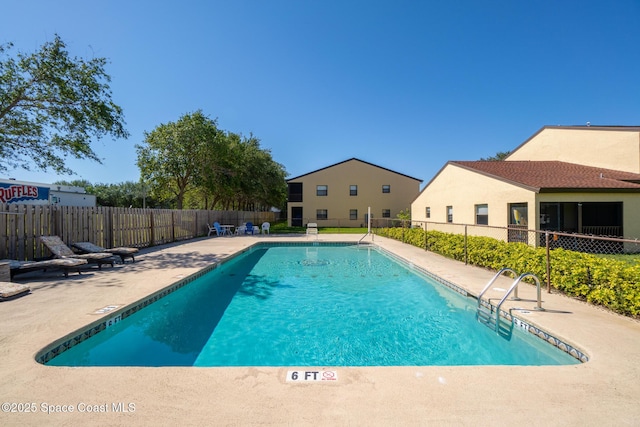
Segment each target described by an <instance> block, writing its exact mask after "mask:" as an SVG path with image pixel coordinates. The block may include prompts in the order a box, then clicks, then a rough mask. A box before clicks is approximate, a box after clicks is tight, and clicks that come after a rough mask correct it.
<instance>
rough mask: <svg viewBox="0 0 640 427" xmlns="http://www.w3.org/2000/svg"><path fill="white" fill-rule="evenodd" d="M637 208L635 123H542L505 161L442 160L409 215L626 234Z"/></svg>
mask: <svg viewBox="0 0 640 427" xmlns="http://www.w3.org/2000/svg"><path fill="white" fill-rule="evenodd" d="M639 215H640V127H596V126H583V127H560V126H548V127H544V128H542V129H541V130H540V131H538V132H537V133H536V134H535V135H533V136H532V137H531V138H530V139H528V140H527V141H525V142H524V143H523V144H522V145H520V146H519V147H517V148H516V149H515V150H514V151H513V152H512V153H511V154H510V155H509V156H508V157H507V158H506V160H505V161H451V162H448V163H447V164H446V165H445V166H444V167H443V168H442V169H441V170H440V171H439V172H438V173H437V175H436V176H435V177H434V178H433V179H432V180H431V181H430V182H429V183H428V184H427V185H426V186H425V188H424V189H423V190H422V192H421V193H420V195H419V196H418V197H417V198H416V199H415V200H414V201H413V203H412V205H411V218H412V220H415V221H432V222H439V223H459V224H478V225H489V226H497V227H505V226H510V227H514V228H523V229H535V230H554V231H560V232H575V233H585V234H597V235H607V236H623V237H626V238H640V222H639V221H637V218H638V216H639ZM478 230H480V229H479V228H478V229H477V230H475V231H474V232H475V233H482V231H478ZM486 234H488V235H490V234H491V232H490V231H489V230H487V231H486ZM512 235H513V236H515V237H516V238H517V234H515V233H510V238H511V236H512ZM528 243H531V244H535V242H528Z"/></svg>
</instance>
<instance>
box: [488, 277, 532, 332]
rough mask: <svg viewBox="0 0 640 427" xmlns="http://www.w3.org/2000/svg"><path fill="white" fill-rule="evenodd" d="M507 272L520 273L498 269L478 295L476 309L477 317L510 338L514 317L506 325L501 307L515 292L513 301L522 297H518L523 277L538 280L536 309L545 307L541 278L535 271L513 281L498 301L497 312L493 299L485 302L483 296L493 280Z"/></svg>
mask: <svg viewBox="0 0 640 427" xmlns="http://www.w3.org/2000/svg"><path fill="white" fill-rule="evenodd" d="M506 272H509V273H512V274H513V275H514V277H515V276H518V273H516V272H515V271H514V270H513V269H511V268H503V269H502V270H500V271H498V272H497V273H496V275H495V276H493V278H492V279H491V280H489V283H487V285H486V286H485V287H484V289H483V290H482V292H480V295H478V308H477V310H476V319H478V321H479V322H480V323H484V324H485V325H487V326H489V327H491V328H493V329H494V330H495V331H496V333H498V334H499V335H502V336H504V337H506V338H510V337H511V332H512V331H513V317H511V322H509V324H508V325H505V323H504V322H503V321H501V319H502V318H501V316H500V307H502V304H503V303H504V302H505V301H506V300H507V298H508V297H509V295H511V293H513V297H512V298H511V300H512V301H519V300H520V298H518V284H519V283H520V282H521V281H522V279H524V278H526V277H533V279H534V280H535V282H536V290H537V299H538V304H537V306H536V307H535V310H541V311H542V310H544V308H542V298H541V290H540V279H538V276H536V275H535V274H533V273H524V274H521V275H520V276H518V277H517V278H516V279H515V280H514V281H513V283H512V284H511V286H510V287H509V289H508V290H507V292H506V293H505V294H504V296H503V297H502V299H501V300H500V302H498V304H497V305H496V306H495V313H494V311H493V310H494V307H493V305H491V300H489V299H488V300H487V301H486V302H484V304H483V300H482V296H483V295H484V294H485V292H487V290H489V288H490V287H491V285H493V282H495V281H496V280H497V279H498V277H500V276H501V275H502V274H504V273H506Z"/></svg>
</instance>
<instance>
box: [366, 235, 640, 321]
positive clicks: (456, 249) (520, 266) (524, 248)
mask: <svg viewBox="0 0 640 427" xmlns="http://www.w3.org/2000/svg"><path fill="white" fill-rule="evenodd" d="M378 234H379V235H382V236H385V237H389V238H391V239H395V240H400V241H402V242H404V243H407V244H410V245H413V246H417V247H420V248H424V249H426V250H429V251H432V252H435V253H438V254H440V255H443V256H445V257H447V258H452V259H454V260H456V261H465V238H464V236H463V235H460V234H452V233H444V232H440V231H428V232H426V236H425V231H424V230H423V229H421V228H399V227H398V228H383V229H379V230H378ZM466 240H467V242H466V260H467V262H468V263H469V264H471V265H475V266H478V267H484V268H488V269H491V270H494V271H498V270H500V269H501V268H504V267H510V268H512V269H513V270H515V271H517V272H519V273H533V274H535V275H536V276H538V278H539V279H540V281H541V282H542V283H546V281H547V271H546V270H547V268H546V266H547V260H546V258H547V254H546V249H545V248H534V247H531V246H529V245H527V244H524V243H508V242H504V241H502V240H498V239H493V238H490V237H483V236H467V239H466ZM550 265H551V280H550V281H551V286H552V287H554V288H555V289H557V290H559V291H561V292H563V293H565V294H566V295H570V296H572V297H576V298H579V299H582V300H586V301H588V302H590V303H592V304H596V305H601V306H603V307H607V308H609V309H611V310H613V311H615V312H618V313H620V314H624V315H627V316H632V317H638V315H640V265H638V264H629V263H627V262H624V261H620V260H615V259H609V258H602V257H599V256H597V255H592V254H587V253H582V252H574V251H568V250H565V249H554V250H552V251H550Z"/></svg>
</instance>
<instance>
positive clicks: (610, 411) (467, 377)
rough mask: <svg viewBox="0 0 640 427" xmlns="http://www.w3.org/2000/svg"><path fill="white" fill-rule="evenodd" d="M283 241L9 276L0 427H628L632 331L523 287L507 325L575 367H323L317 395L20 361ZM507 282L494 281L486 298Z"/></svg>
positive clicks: (462, 275)
mask: <svg viewBox="0 0 640 427" xmlns="http://www.w3.org/2000/svg"><path fill="white" fill-rule="evenodd" d="M360 237H361V236H358V235H347V234H345V235H324V234H321V235H320V236H319V240H320V241H355V240H358V239H359V238H360ZM290 240H296V241H306V240H307V238H306V237H304V236H274V235H271V236H266V237H262V236H258V237H253V236H240V237H232V238H227V237H219V238H218V237H216V238H205V239H198V240H193V241H189V242H187V243H183V244H174V245H169V246H163V247H158V248H149V249H145V250H142V251H141V253H140V255H139V256H137V257H136V263H135V264H131V263H128V264H126V265H121V264H119V265H116V267H114V268H113V269H112V268H110V267H103V269H102V270H101V271H98V270H96V269H92V270H88V271H87V272H85V273H83V274H82V275H77V274H72V275H70V276H69V278H67V279H64V278H63V277H62V275H61V274H58V273H56V274H53V273H46V274H29V275H25V276H18V277H17V278H16V279H17V280H16V281H18V282H21V283H28V284H29V285H30V286H31V287H32V290H33V291H32V294H30V295H27V296H25V297H22V298H19V299H15V300H12V301H7V302H2V303H0V342H1V344H2V345H1V346H0V360H1V361H2V364H1V366H0V402H6V403H9V404H11V403H13V404H15V405H13V406H11V405H9V406H7V405H6V404H5V405H3V407H2V409H3V411H2V412H0V424H1V425H21V426H24V425H91V424H92V425H172V426H173V425H242V426H245V425H291V426H300V425H327V426H335V425H350V426H365V425H366V426H371V425H376V426H377V425H382V426H386V425H389V426H396V425H402V426H422V425H469V426H477V425H486V426H500V425H505V426H506V425H515V424H523V425H544V426H555V425H557V426H560V425H562V426H567V425H576V426H578V425H580V426H602V425H630V426H633V425H639V426H640V381H639V380H640V322H638V321H635V320H632V319H629V318H625V317H622V316H618V315H615V314H612V313H609V312H607V311H605V310H602V309H598V308H596V307H592V306H590V305H588V304H586V303H582V302H579V301H575V300H572V299H570V298H567V297H564V296H561V295H556V294H547V293H546V292H544V293H543V300H544V301H543V307H544V308H545V309H546V311H543V312H538V311H533V310H532V309H533V308H534V306H535V287H534V286H530V285H525V286H521V288H520V293H519V294H520V297H521V298H522V301H519V302H510V301H509V304H511V305H512V306H517V307H518V308H522V309H524V310H520V311H518V314H517V315H518V316H519V317H520V318H522V319H523V320H525V321H527V322H530V323H531V324H535V325H537V326H539V327H541V328H543V329H545V330H547V331H549V332H551V333H553V334H554V335H555V336H557V337H558V338H561V339H562V340H564V341H565V342H567V343H570V344H571V345H573V346H575V347H576V348H578V349H580V350H582V351H584V352H585V353H586V354H587V355H588V356H589V361H588V362H587V363H584V364H580V365H571V366H541V367H520V366H462V367H440V366H419V367H362V368H348V367H346V368H345V367H328V368H330V369H331V370H334V371H337V373H338V378H339V379H338V381H336V382H332V383H330V384H326V383H292V382H287V381H286V376H287V371H289V370H290V369H292V368H289V367H286V368H277V367H276V368H264V367H258V368H252V367H246V368H182V367H178V368H138V367H131V368H68V367H49V366H43V365H40V364H38V363H36V362H35V360H34V357H35V355H36V353H37V352H38V351H39V350H41V349H42V348H44V347H45V346H47V345H49V344H51V343H52V342H53V341H55V340H57V339H59V338H61V337H63V336H65V335H67V334H69V333H71V332H72V331H75V330H77V329H80V328H82V327H83V326H85V325H87V324H89V323H91V322H94V321H96V320H98V319H99V318H101V317H103V316H105V315H104V314H95V313H96V311H97V310H99V309H101V308H104V307H106V306H110V305H119V306H124V305H128V304H131V303H133V302H135V301H138V300H140V299H142V298H144V297H145V296H147V295H149V294H151V293H153V292H155V291H157V290H159V289H162V288H164V287H166V286H168V285H170V284H172V283H174V282H176V281H178V280H180V279H181V278H184V277H186V276H188V275H190V274H193V273H196V272H197V271H199V270H200V269H202V268H204V267H206V266H208V265H210V264H211V263H213V262H217V261H220V260H222V259H224V258H226V257H228V256H230V255H232V254H234V253H236V252H237V251H240V250H243V249H246V248H247V247H249V246H251V245H252V244H254V243H256V242H257V241H290ZM367 240H369V241H370V240H371V239H369V238H367ZM374 243H375V244H377V245H379V246H380V247H382V248H385V249H386V250H389V251H391V252H393V253H395V254H397V255H399V256H401V257H403V258H405V259H406V260H408V261H409V262H411V263H414V264H415V265H419V266H421V267H423V268H425V269H426V270H428V271H430V272H432V273H434V274H436V275H438V276H440V277H442V278H443V279H445V280H447V281H449V282H452V283H455V284H456V285H458V286H460V287H463V288H465V289H467V290H468V291H469V292H471V293H473V294H477V293H478V292H479V291H480V289H482V288H483V287H484V286H485V285H486V283H487V282H488V281H489V280H490V279H491V278H492V277H493V272H490V271H487V270H484V269H480V268H476V267H470V266H465V265H464V264H461V263H458V262H455V261H451V260H448V259H445V258H443V257H440V256H438V255H435V254H432V253H429V252H425V251H423V250H421V249H418V248H415V247H412V246H409V245H404V244H402V243H400V242H397V241H393V240H389V239H385V238H381V237H378V236H376V237H375V238H374ZM511 282H512V280H511V279H508V278H506V277H504V278H503V277H501V278H500V279H499V280H498V281H497V282H496V284H495V286H494V287H496V288H508V287H509V285H510V284H511ZM492 292H494V291H492ZM322 368H323V367H319V368H318V370H321V369H322ZM307 370H308V368H307ZM25 404H27V405H25ZM7 408H8V409H9V411H11V410H13V409H15V410H16V411H18V412H5V411H6V410H7ZM71 409H73V412H68V411H69V410H71ZM26 410H30V411H31V412H25V411H26ZM45 410H51V411H53V413H49V414H47V413H46V411H45ZM65 411H67V412H65Z"/></svg>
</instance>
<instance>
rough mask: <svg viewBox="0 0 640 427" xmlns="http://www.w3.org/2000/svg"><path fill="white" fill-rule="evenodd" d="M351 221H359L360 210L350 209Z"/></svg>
mask: <svg viewBox="0 0 640 427" xmlns="http://www.w3.org/2000/svg"><path fill="white" fill-rule="evenodd" d="M349 219H358V209H349Z"/></svg>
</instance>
